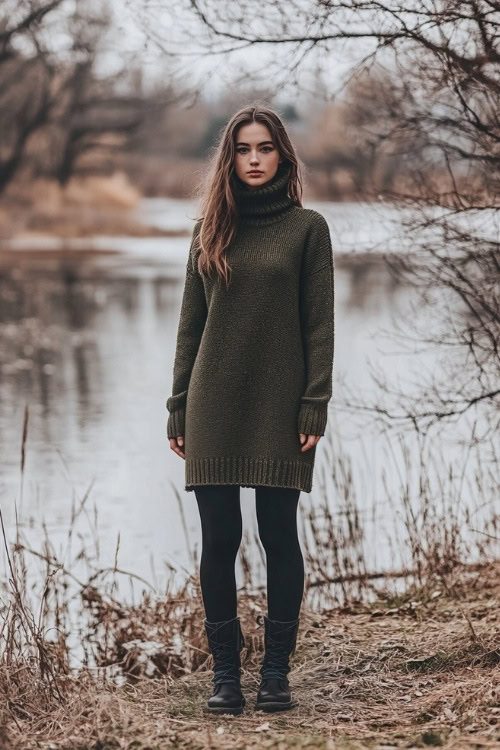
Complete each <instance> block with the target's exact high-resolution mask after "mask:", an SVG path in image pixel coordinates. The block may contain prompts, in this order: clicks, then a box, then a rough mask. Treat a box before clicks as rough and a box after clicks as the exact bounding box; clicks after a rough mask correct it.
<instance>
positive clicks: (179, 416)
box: [167, 407, 186, 438]
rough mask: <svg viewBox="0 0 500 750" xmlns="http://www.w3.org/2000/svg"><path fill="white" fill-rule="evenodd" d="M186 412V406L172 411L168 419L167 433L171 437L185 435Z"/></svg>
mask: <svg viewBox="0 0 500 750" xmlns="http://www.w3.org/2000/svg"><path fill="white" fill-rule="evenodd" d="M185 413H186V411H185V409H184V407H182V408H180V409H176V410H175V411H172V412H170V414H169V417H168V421H167V435H168V437H169V438H173V437H178V436H179V435H182V436H184V417H185Z"/></svg>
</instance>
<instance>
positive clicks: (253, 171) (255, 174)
mask: <svg viewBox="0 0 500 750" xmlns="http://www.w3.org/2000/svg"><path fill="white" fill-rule="evenodd" d="M247 174H250V175H254V176H255V177H257V176H258V175H260V174H264V172H260V171H259V170H252V171H251V172H247Z"/></svg>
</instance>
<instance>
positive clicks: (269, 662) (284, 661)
mask: <svg viewBox="0 0 500 750" xmlns="http://www.w3.org/2000/svg"><path fill="white" fill-rule="evenodd" d="M283 625H284V627H282V629H281V635H282V636H283V634H285V633H287V631H288V637H285V639H284V640H276V639H275V638H273V637H272V636H271V635H270V634H268V637H267V646H266V649H265V655H264V660H263V663H262V666H261V668H260V674H261V677H262V679H263V680H269V679H273V678H274V679H278V680H282V679H285V678H286V676H287V674H288V672H289V671H290V665H289V657H290V654H291V653H293V651H294V649H295V637H296V621H290V624H288V623H283Z"/></svg>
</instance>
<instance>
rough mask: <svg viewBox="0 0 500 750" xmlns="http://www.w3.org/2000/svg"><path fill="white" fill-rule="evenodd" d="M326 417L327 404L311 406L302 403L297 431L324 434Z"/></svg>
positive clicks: (306, 433) (305, 433)
mask: <svg viewBox="0 0 500 750" xmlns="http://www.w3.org/2000/svg"><path fill="white" fill-rule="evenodd" d="M327 419H328V405H327V404H325V405H323V406H313V405H312V404H302V406H301V407H300V411H299V419H298V428H299V433H301V432H303V433H304V435H324V434H325V428H326V422H327Z"/></svg>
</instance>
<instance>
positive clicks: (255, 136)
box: [234, 122, 281, 187]
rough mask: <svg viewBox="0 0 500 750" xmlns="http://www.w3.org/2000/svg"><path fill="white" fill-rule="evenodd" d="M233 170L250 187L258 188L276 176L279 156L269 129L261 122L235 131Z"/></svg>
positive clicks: (243, 126) (252, 123)
mask: <svg viewBox="0 0 500 750" xmlns="http://www.w3.org/2000/svg"><path fill="white" fill-rule="evenodd" d="M235 150H236V153H235V157H234V168H235V170H236V174H237V175H238V177H239V178H240V180H243V182H245V183H246V184H247V185H249V186H250V187H260V186H261V185H264V184H265V183H266V182H268V181H269V180H270V179H272V177H274V175H275V174H276V170H277V169H278V164H279V163H280V161H281V156H280V153H279V151H278V149H277V148H276V146H275V145H274V143H273V139H272V136H271V133H270V131H269V128H268V127H267V126H266V125H263V124H262V123H261V122H251V123H249V124H248V125H242V126H241V127H240V128H239V129H238V130H237V131H236V143H235Z"/></svg>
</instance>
